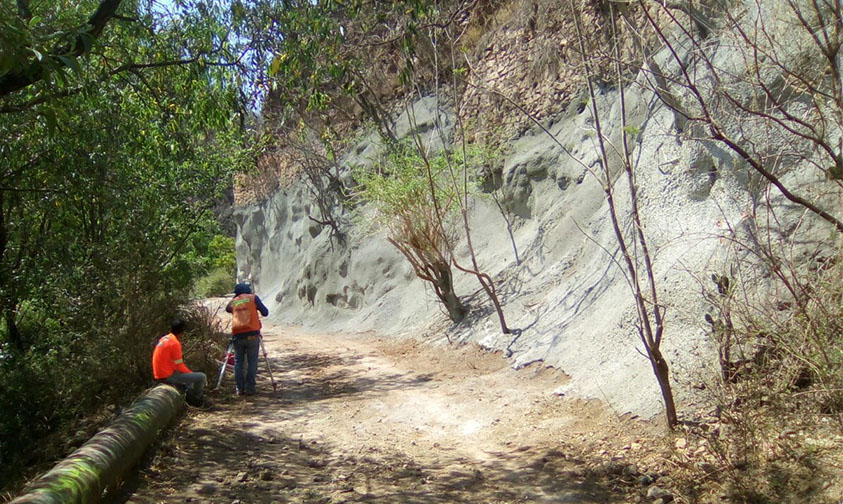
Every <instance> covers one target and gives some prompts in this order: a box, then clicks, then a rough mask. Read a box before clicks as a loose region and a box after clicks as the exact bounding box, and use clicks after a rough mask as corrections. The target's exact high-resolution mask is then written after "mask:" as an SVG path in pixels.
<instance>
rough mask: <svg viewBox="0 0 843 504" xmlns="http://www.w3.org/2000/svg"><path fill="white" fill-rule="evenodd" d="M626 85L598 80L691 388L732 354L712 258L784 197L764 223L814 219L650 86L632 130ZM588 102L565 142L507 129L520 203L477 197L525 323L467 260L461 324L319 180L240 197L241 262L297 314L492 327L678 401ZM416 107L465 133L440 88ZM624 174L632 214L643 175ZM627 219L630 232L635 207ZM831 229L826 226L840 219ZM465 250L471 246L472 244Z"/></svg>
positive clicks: (482, 252)
mask: <svg viewBox="0 0 843 504" xmlns="http://www.w3.org/2000/svg"><path fill="white" fill-rule="evenodd" d="M504 45H505V44H504ZM721 57H723V58H727V57H728V54H726V53H723V54H721ZM663 58H666V56H663ZM735 64H737V62H735ZM618 97H619V95H618V92H617V90H605V91H604V92H602V94H600V96H599V97H598V101H599V103H598V105H599V109H600V110H601V111H602V118H601V119H602V123H603V128H604V130H605V131H606V132H609V133H610V136H611V139H612V140H613V144H614V145H619V143H620V138H621V137H620V135H624V134H627V135H629V137H630V139H631V141H632V142H631V144H632V147H633V149H634V152H633V158H634V161H635V166H636V177H637V179H636V182H637V185H638V191H639V198H640V202H639V204H640V207H641V214H642V218H643V221H644V227H645V232H646V234H647V237H648V239H649V243H650V247H651V251H652V253H653V259H654V267H655V272H656V278H655V280H656V283H657V288H658V289H659V293H660V296H661V299H662V302H663V303H665V304H666V334H665V337H664V342H663V348H664V353H665V355H666V356H667V357H668V359H669V361H670V364H671V367H672V371H673V375H672V377H673V380H674V383H675V386H676V387H677V390H676V392H677V394H678V396H679V399H680V401H681V400H690V398H691V390H692V388H691V387H690V383H691V382H694V381H695V380H696V379H698V377H699V376H700V375H701V374H703V373H708V372H711V371H712V370H713V369H714V368H713V366H714V365H715V362H716V355H715V353H714V352H713V351H712V348H711V344H710V343H711V337H710V334H709V326H708V324H706V323H705V321H704V316H705V314H706V312H707V311H708V310H709V309H710V307H709V305H708V304H707V303H706V301H705V299H704V296H703V295H702V291H703V289H704V288H710V287H712V285H710V280H708V278H709V277H710V275H711V274H718V275H719V274H729V275H734V274H736V273H735V271H734V265H735V264H736V261H737V260H739V259H741V258H743V257H747V256H751V254H752V253H751V250H749V249H748V248H747V247H745V246H744V245H742V244H740V243H737V242H736V241H735V240H734V236H735V234H734V233H735V232H738V233H744V234H742V236H751V235H753V233H756V231H757V229H758V226H757V225H758V220H759V219H760V220H763V219H764V218H765V216H769V215H771V214H770V213H769V212H771V211H775V212H776V216H777V217H776V218H778V219H781V220H780V221H779V222H778V223H771V222H769V221H767V222H765V223H764V226H771V227H773V228H778V231H781V232H782V236H788V235H790V236H792V235H793V233H795V231H796V229H797V228H802V229H803V230H804V228H810V227H812V226H814V224H815V222H814V219H811V218H806V217H805V215H804V213H803V212H801V211H800V210H799V209H798V208H793V207H792V206H791V205H787V204H785V201H784V200H783V198H782V197H781V196H779V195H778V193H776V192H775V191H769V190H768V188H767V186H765V185H764V184H761V183H760V181H759V180H758V177H757V176H756V175H753V174H752V172H751V170H750V169H749V167H748V166H747V165H746V164H745V163H744V162H743V161H742V160H740V159H739V158H737V157H736V156H734V155H732V154H731V153H729V152H727V151H725V150H723V149H722V148H720V147H718V145H716V144H714V143H711V142H699V141H693V140H691V138H690V136H691V135H690V134H689V133H688V132H685V133H679V132H677V128H676V123H675V119H676V117H675V115H674V114H673V112H672V111H670V110H669V109H667V108H666V107H665V105H664V104H663V102H662V101H661V100H659V99H658V98H657V97H656V96H654V95H653V94H652V93H651V92H648V91H646V90H644V87H640V86H630V87H629V88H628V89H627V90H626V96H625V97H626V101H627V103H626V106H627V109H628V110H627V113H628V124H632V125H635V126H636V128H635V131H627V132H624V131H623V129H622V125H621V123H620V122H619V106H620V105H619V101H618ZM556 105H557V106H558V104H556ZM583 105H584V103H583V102H578V101H577V100H573V101H569V102H568V105H567V107H565V108H564V109H563V110H562V111H561V112H555V113H553V114H550V115H547V116H546V117H544V118H542V125H543V126H544V128H546V130H547V131H549V132H550V133H551V134H552V135H553V136H554V137H555V138H556V141H554V140H553V139H552V138H551V137H550V135H549V134H548V132H546V131H544V130H543V129H541V128H539V127H532V128H528V129H526V131H525V132H524V133H522V134H520V135H519V136H517V137H516V138H515V139H514V140H512V141H511V142H509V143H508V145H507V147H508V148H507V150H506V154H505V160H504V163H503V170H502V173H501V187H500V189H499V193H498V195H499V197H500V201H501V202H502V203H503V204H504V205H505V207H506V208H508V209H509V212H508V214H507V215H504V214H502V213H501V211H500V210H499V208H498V206H497V205H496V204H495V202H494V200H493V199H492V198H491V197H489V196H488V195H486V196H484V197H478V198H476V199H475V200H474V202H473V207H472V211H471V226H472V232H473V234H472V239H473V242H474V247H475V249H476V251H477V252H478V255H479V259H480V263H481V267H482V268H483V269H484V270H485V271H487V272H488V273H489V274H490V275H491V276H492V277H493V278H494V280H495V282H496V283H497V286H498V291H499V294H500V296H501V301H502V304H503V307H504V312H505V314H506V316H507V320H508V323H509V325H510V327H513V328H517V329H520V331H519V333H518V334H517V335H505V334H502V333H501V331H500V327H499V325H498V323H497V316H496V314H495V313H494V311H493V310H492V308H491V305H490V303H489V302H488V300H487V299H486V298H485V296H484V295H483V293H482V291H481V290H480V286H479V285H478V284H477V282H476V279H474V278H473V277H471V276H469V275H463V274H458V275H457V278H456V290H457V293H458V294H459V295H460V296H462V297H463V298H465V299H467V301H468V304H469V305H470V306H471V309H472V311H471V314H470V315H469V318H468V319H467V320H466V321H465V322H463V323H461V324H459V325H456V326H452V325H451V324H450V323H449V321H448V319H447V317H446V315H445V314H443V313H442V310H441V309H440V308H439V306H438V305H437V303H436V302H435V298H434V296H433V295H432V293H430V292H429V291H426V290H425V287H424V285H423V284H422V282H420V281H419V280H418V279H416V278H415V277H414V275H413V272H412V269H411V268H410V266H409V264H408V263H407V262H406V261H405V260H404V258H403V257H402V256H401V255H400V254H399V253H398V252H397V251H396V250H395V249H394V248H392V247H391V246H390V245H389V244H388V243H387V242H386V240H385V239H384V237H383V236H378V235H374V236H371V235H364V234H362V233H360V232H359V231H357V230H356V228H355V226H354V225H353V223H351V222H346V223H345V224H344V228H343V230H344V231H345V233H346V235H345V239H344V240H339V239H337V237H335V236H333V237H332V236H331V235H330V233H329V229H328V228H327V227H325V226H321V225H320V224H318V223H316V222H315V221H314V220H312V219H311V218H309V216H311V215H313V209H312V208H311V205H312V204H313V203H312V198H311V196H310V193H309V190H308V186H307V184H306V182H305V181H304V180H298V181H295V182H293V183H292V184H290V185H289V186H286V187H282V188H280V189H278V190H277V191H276V192H275V193H274V194H273V195H272V196H271V197H269V198H267V199H264V200H262V201H260V202H257V203H252V204H249V205H244V206H241V207H240V208H238V209H237V210H236V212H235V217H236V220H237V230H238V233H237V244H236V247H237V255H238V269H239V273H238V275H239V276H240V278H242V279H247V278H248V279H250V280H251V281H252V282H253V284H254V285H255V287H256V291H257V292H258V294H260V295H261V296H262V298H263V299H264V300H265V302H267V305H268V306H269V308H270V311H271V317H272V318H273V319H276V320H278V321H280V322H284V323H291V324H302V325H304V326H307V327H312V328H314V329H319V330H343V331H376V332H378V333H380V334H384V335H389V336H396V337H398V336H411V337H419V338H424V339H426V340H428V341H431V342H433V343H441V342H445V341H446V340H450V341H459V342H477V343H479V344H481V345H483V346H485V347H488V348H490V349H496V350H502V351H505V352H506V354H507V356H509V357H510V358H511V360H512V363H513V365H515V366H523V365H525V364H528V363H532V362H535V361H542V362H544V363H545V364H546V365H551V366H554V367H557V368H559V369H561V370H563V371H564V372H566V373H567V374H568V375H570V376H571V380H570V382H569V383H568V384H567V385H566V386H565V390H561V391H559V392H560V393H562V392H564V393H571V394H576V395H579V396H584V397H594V398H598V399H601V400H605V401H607V402H608V403H609V404H610V405H611V406H612V407H613V408H614V409H615V410H617V411H618V412H619V413H622V412H626V411H630V412H634V413H635V414H639V415H642V416H651V415H654V414H656V413H658V412H659V411H660V410H661V402H660V395H659V392H658V387H657V385H656V381H655V379H654V377H653V373H652V370H651V368H650V363H649V362H648V360H647V359H646V358H645V357H643V356H642V355H641V354H640V351H642V350H643V347H642V346H641V343H640V340H639V337H638V334H637V331H636V327H635V324H636V316H635V306H634V299H633V297H632V295H631V291H630V287H629V284H628V280H627V279H626V277H625V275H624V272H623V270H622V269H621V268H620V267H619V266H618V263H617V261H618V260H619V250H618V245H617V241H616V239H615V236H614V233H613V230H612V226H611V222H610V220H609V217H608V209H607V203H606V198H605V195H604V193H603V189H602V186H601V183H600V182H599V181H598V180H597V179H596V178H595V177H594V175H593V174H592V171H593V170H597V169H599V166H600V164H599V163H600V161H599V156H598V150H597V148H596V142H595V135H594V132H593V118H592V115H591V112H590V109H589V108H588V107H585V106H583ZM413 107H414V110H415V115H416V121H417V123H418V127H419V129H420V130H421V131H424V132H426V133H425V134H426V135H439V133H438V132H436V131H435V130H436V128H435V127H434V124H435V121H434V120H433V118H434V117H435V115H436V114H437V113H438V114H440V115H441V117H443V118H445V120H444V123H445V124H446V126H445V128H446V135H445V136H446V137H449V136H451V132H450V126H448V124H451V123H452V122H453V121H452V119H450V118H451V117H452V111H450V110H448V109H447V107H444V106H442V105H441V104H439V103H438V102H437V101H436V100H434V99H433V98H431V97H428V98H425V99H422V100H419V101H417V102H415V103H414V104H413ZM557 108H563V107H557ZM396 124H397V127H396V131H397V132H398V134H399V136H401V135H407V134H408V132H409V123H408V120H407V117H406V115H401V116H400V117H398V118H397V119H396ZM734 127H738V125H734ZM557 141H558V143H557ZM559 144H561V145H562V146H563V147H564V149H563V147H560V145H559ZM378 149H379V147H378V142H377V137H376V136H375V135H370V136H369V137H366V138H363V139H361V140H360V141H358V142H357V144H356V145H355V146H354V147H353V148H352V149H350V151H349V153H348V154H346V156H345V157H344V158H343V160H342V163H341V164H342V166H344V167H346V168H344V169H343V170H341V172H340V180H341V181H342V182H343V183H344V184H349V185H350V184H351V183H352V182H351V181H350V177H349V171H348V169H347V167H349V166H352V165H357V164H361V163H367V162H370V160H371V159H372V158H373V156H374V154H375V153H376V152H377V151H378ZM566 150H567V152H566ZM574 157H575V158H577V159H578V161H575V160H574ZM612 168H613V170H614V171H615V172H616V173H617V172H618V170H617V167H612ZM793 168H798V164H796V162H794V165H793ZM783 177H784V179H785V180H786V181H788V182H789V183H794V184H805V183H808V182H810V183H811V184H818V183H823V182H819V181H817V180H813V179H810V178H809V177H808V176H807V175H805V174H804V172H803V171H801V170H798V169H792V170H789V171H787V170H785V171H783ZM615 188H616V198H617V199H618V203H619V206H620V209H621V211H622V212H623V215H628V213H626V212H627V210H628V206H629V193H628V188H627V185H626V184H625V183H616V184H615ZM337 210H338V212H337V213H338V214H339V215H344V209H337ZM507 219H509V222H510V224H511V231H512V234H511V235H510V234H509V232H508V225H507ZM622 225H623V226H624V228H625V231H626V232H628V233H629V232H631V222H630V220H629V218H628V217H627V218H626V219H625V220H624V221H623V222H622ZM779 226H780V227H779ZM817 229H818V231H817V232H818V233H820V235H822V233H824V232H825V231H822V230H823V229H825V230H826V231H827V227H823V226H818V227H817ZM778 231H777V232H778ZM794 250H795V251H796V253H801V252H799V251H800V250H808V249H807V248H806V249H798V250H797V249H794ZM458 254H460V256H461V258H462V259H465V258H466V257H467V250H466V249H465V246H464V244H463V245H462V246H461V247H460V249H459V250H458ZM516 258H517V260H516ZM741 275H743V280H744V281H745V282H751V283H754V285H756V286H764V285H766V284H767V283H769V282H770V280H769V278H768V277H767V276H765V274H764V273H763V272H757V273H756V272H752V271H749V270H746V271H743V272H741ZM756 275H757V276H756Z"/></svg>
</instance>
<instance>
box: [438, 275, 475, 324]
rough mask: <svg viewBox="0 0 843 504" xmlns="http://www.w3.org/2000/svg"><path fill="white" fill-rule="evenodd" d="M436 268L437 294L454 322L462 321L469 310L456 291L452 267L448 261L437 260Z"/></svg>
mask: <svg viewBox="0 0 843 504" xmlns="http://www.w3.org/2000/svg"><path fill="white" fill-rule="evenodd" d="M434 269H435V270H436V282H435V283H436V289H435V290H436V295H437V296H438V297H439V299H440V300H441V301H442V304H444V305H445V308H446V309H447V310H448V316H449V317H450V318H451V320H453V321H454V322H457V323H459V322H462V319H464V318H465V315H466V314H467V313H468V310H467V309H466V308H465V306H463V304H462V302H461V301H460V298H459V296H457V294H456V292H454V282H453V280H452V276H451V268H450V267H449V266H448V264H447V263H444V262H437V263H436V264H435V265H434Z"/></svg>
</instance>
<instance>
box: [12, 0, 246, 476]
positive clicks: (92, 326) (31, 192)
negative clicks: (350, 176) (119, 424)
mask: <svg viewBox="0 0 843 504" xmlns="http://www.w3.org/2000/svg"><path fill="white" fill-rule="evenodd" d="M232 15H233V14H232V12H231V9H230V8H229V7H228V3H227V2H218V3H214V2H207V3H203V4H201V5H200V4H194V3H192V2H179V1H177V2H174V3H173V4H172V6H170V7H167V6H164V5H162V4H158V3H156V2H152V1H137V0H135V1H131V0H122V1H119V0H102V1H100V2H95V1H91V0H82V1H78V2H70V1H64V0H60V1H57V2H37V3H35V2H33V3H29V2H27V1H26V0H19V1H18V2H17V4H16V6H14V7H13V6H12V5H10V3H9V2H3V3H2V5H0V139H2V142H0V157H2V159H3V160H4V163H3V164H2V166H0V174H2V182H1V183H0V311H2V325H0V382H2V383H3V384H4V387H3V389H2V390H0V433H2V434H0V436H2V437H3V446H2V448H3V451H4V453H3V456H4V457H3V458H4V462H5V463H4V465H3V466H2V468H0V470H2V471H3V472H2V473H0V484H1V483H3V481H4V480H6V479H8V478H10V477H11V476H12V474H11V473H10V472H9V471H12V470H13V469H14V468H17V469H20V468H22V467H25V466H26V465H28V463H29V462H30V458H31V457H32V456H33V454H36V453H38V451H37V450H33V449H32V447H33V443H34V442H35V441H36V440H38V439H41V438H43V437H44V436H45V435H46V434H47V433H48V432H50V431H52V430H54V429H56V428H60V427H61V426H62V425H66V424H67V423H68V422H70V421H72V420H73V419H74V418H76V417H78V416H79V415H80V414H84V413H86V412H89V411H91V410H92V409H93V408H96V407H97V406H98V405H100V404H101V403H102V402H103V401H110V400H119V399H120V397H121V396H122V395H123V394H127V393H128V394H130V395H133V393H134V392H133V391H135V390H138V388H139V387H142V386H144V385H146V384H147V383H148V382H149V379H150V378H151V377H150V371H149V350H150V342H151V340H152V336H154V335H159V334H160V332H161V331H163V330H164V329H165V327H166V320H167V319H168V318H169V317H171V316H173V315H175V314H176V313H177V312H178V311H179V310H180V309H181V308H180V305H179V299H181V298H183V297H184V296H185V295H186V294H187V292H188V289H189V288H190V286H191V284H192V282H193V279H194V277H195V276H196V275H198V274H200V273H203V272H204V271H207V269H208V268H209V267H211V265H212V263H213V260H211V259H207V258H202V257H199V256H200V255H202V254H208V253H212V254H216V259H219V260H221V261H224V259H220V258H221V257H223V255H224V254H222V253H221V252H220V251H219V250H214V251H212V252H209V250H210V243H211V242H212V241H213V236H214V234H216V232H214V231H213V230H215V229H217V228H216V224H214V222H213V219H214V215H213V208H214V206H215V204H216V203H217V200H218V197H219V196H220V195H221V194H222V193H223V192H224V191H226V190H227V189H228V188H229V187H230V184H231V179H230V176H231V174H232V172H233V171H235V170H239V169H243V168H244V167H246V166H248V165H249V164H250V163H251V162H252V161H253V159H254V154H253V153H252V152H251V151H250V149H249V147H248V142H247V136H246V135H245V132H244V129H243V125H244V124H245V122H246V121H245V119H244V118H245V114H246V113H247V112H244V106H245V105H246V104H247V99H246V98H244V94H245V93H247V92H248V91H249V90H248V89H247V88H244V87H243V86H241V81H239V79H241V78H242V75H244V74H242V73H240V71H246V72H248V71H251V70H250V69H249V68H248V65H247V64H246V62H244V61H243V52H244V51H245V50H246V48H245V44H246V43H247V42H246V41H245V40H244V41H240V40H238V39H237V38H236V37H234V36H233V32H232V30H231V28H230V24H231V20H232ZM215 246H217V247H221V246H223V245H222V244H221V243H216V245H215ZM58 370H60V371H61V372H57V371H58ZM9 433H14V435H13V436H12V435H10V434H9Z"/></svg>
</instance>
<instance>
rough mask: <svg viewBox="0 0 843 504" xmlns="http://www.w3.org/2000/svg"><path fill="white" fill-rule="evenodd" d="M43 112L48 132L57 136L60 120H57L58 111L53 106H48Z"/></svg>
mask: <svg viewBox="0 0 843 504" xmlns="http://www.w3.org/2000/svg"><path fill="white" fill-rule="evenodd" d="M42 114H43V116H44V120H45V121H46V123H47V133H49V135H50V136H51V137H52V136H55V134H56V129H57V127H58V121H57V120H56V111H55V110H54V109H52V108H46V109H44V111H43V112H42Z"/></svg>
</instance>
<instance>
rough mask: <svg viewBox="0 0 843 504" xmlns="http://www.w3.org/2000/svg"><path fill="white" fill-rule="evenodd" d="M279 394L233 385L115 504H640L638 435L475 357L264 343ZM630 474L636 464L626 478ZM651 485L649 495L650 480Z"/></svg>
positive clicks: (289, 331)
mask: <svg viewBox="0 0 843 504" xmlns="http://www.w3.org/2000/svg"><path fill="white" fill-rule="evenodd" d="M264 334H265V342H266V348H267V351H268V354H269V357H270V360H271V362H272V366H273V371H274V373H275V379H276V381H277V382H278V391H277V392H273V390H272V386H271V385H270V383H269V379H268V376H267V374H266V371H265V366H263V365H262V366H261V368H260V370H261V376H260V377H259V380H258V388H259V392H258V395H256V396H252V397H245V398H241V397H236V396H234V395H233V394H232V393H231V388H232V386H233V385H232V376H231V375H227V376H226V378H225V381H224V383H223V389H224V390H220V391H217V392H215V393H212V395H211V397H212V399H213V401H214V406H213V407H212V408H211V409H210V410H207V411H203V410H196V409H191V410H189V411H188V413H187V414H186V415H185V417H184V418H182V420H181V421H180V423H179V425H177V426H176V427H174V428H173V429H171V431H170V432H169V433H168V434H167V436H166V438H165V439H164V440H163V441H162V442H161V443H160V446H158V448H157V451H156V452H155V455H154V457H153V458H152V459H151V460H150V461H149V462H148V463H147V465H146V466H145V467H144V468H142V469H141V472H140V474H139V476H138V478H137V479H136V480H135V481H131V482H127V485H126V488H125V492H124V495H123V497H121V499H120V502H130V503H137V504H140V503H145V504H146V503H148V504H152V503H184V502H203V503H204V502H207V503H225V504H236V503H239V504H247V503H274V502H279V503H284V502H301V503H342V502H348V503H351V502H376V503H446V502H483V503H516V502H542V503H597V502H639V501H641V499H644V501H645V502H646V501H647V499H646V497H644V495H646V490H647V489H646V487H645V485H646V484H648V483H649V481H650V480H651V479H653V478H657V477H658V475H657V474H656V475H653V476H652V477H651V476H650V475H649V474H648V473H647V468H646V467H642V465H641V464H642V463H641V460H643V459H644V458H642V456H638V455H643V452H642V453H638V454H636V453H635V452H636V451H637V450H641V448H640V446H641V444H640V443H639V442H637V441H638V438H639V437H644V436H645V435H646V434H644V433H643V432H644V430H646V429H649V428H651V427H648V425H647V424H644V423H641V422H636V421H632V420H624V421H622V420H618V419H616V418H615V416H614V415H613V414H611V412H607V411H604V410H603V409H602V408H601V407H600V406H599V405H598V404H594V403H586V402H583V401H575V400H572V399H566V398H560V397H556V396H554V395H553V394H552V393H551V391H552V390H553V389H554V388H556V386H558V385H559V384H560V383H562V382H564V379H565V377H564V376H563V375H561V374H560V373H558V372H556V371H552V370H550V369H546V368H544V367H542V366H540V365H535V366H533V367H530V368H526V369H522V370H519V371H515V370H513V369H511V368H510V367H509V366H507V364H506V362H505V360H504V359H503V358H502V357H501V356H500V355H495V354H492V353H487V352H483V351H481V350H479V349H478V348H476V347H472V346H463V347H459V348H456V347H448V348H441V347H432V346H428V345H424V344H419V343H415V342H412V341H398V342H396V341H389V340H383V339H377V338H374V337H370V336H364V335H343V334H307V333H304V332H301V331H299V330H297V329H294V328H283V327H268V328H265V329H264ZM633 461H635V463H633ZM648 478H649V479H648Z"/></svg>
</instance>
